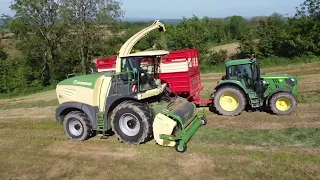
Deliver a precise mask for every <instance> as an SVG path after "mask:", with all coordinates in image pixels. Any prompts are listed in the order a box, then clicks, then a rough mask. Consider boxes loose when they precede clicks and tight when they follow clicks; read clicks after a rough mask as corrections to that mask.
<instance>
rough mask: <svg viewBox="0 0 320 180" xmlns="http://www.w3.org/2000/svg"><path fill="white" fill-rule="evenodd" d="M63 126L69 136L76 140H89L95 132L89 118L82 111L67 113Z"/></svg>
mask: <svg viewBox="0 0 320 180" xmlns="http://www.w3.org/2000/svg"><path fill="white" fill-rule="evenodd" d="M63 126H64V131H65V133H66V135H67V136H68V138H69V139H71V140H74V141H84V140H87V139H89V138H90V137H91V136H92V134H93V131H92V126H91V122H90V120H89V118H88V117H87V115H86V114H84V113H83V112H81V111H73V112H70V113H69V114H67V115H66V116H65V118H64V121H63Z"/></svg>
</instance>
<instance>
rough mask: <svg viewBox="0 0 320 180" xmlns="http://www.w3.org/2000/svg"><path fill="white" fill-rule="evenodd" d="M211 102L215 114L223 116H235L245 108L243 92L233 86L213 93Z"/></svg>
mask: <svg viewBox="0 0 320 180" xmlns="http://www.w3.org/2000/svg"><path fill="white" fill-rule="evenodd" d="M213 101H214V102H213V105H214V107H215V109H216V110H217V112H218V113H219V114H221V115H224V116H237V115H239V114H241V112H242V111H243V110H244V109H245V107H246V98H245V96H244V94H243V92H242V91H241V90H240V89H238V88H236V87H233V86H225V87H222V88H220V89H219V90H218V91H217V92H216V93H215V96H214V100H213Z"/></svg>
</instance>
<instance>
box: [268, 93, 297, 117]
mask: <svg viewBox="0 0 320 180" xmlns="http://www.w3.org/2000/svg"><path fill="white" fill-rule="evenodd" d="M280 99H285V101H288V102H287V103H289V104H290V106H289V107H287V108H285V109H283V110H280V109H278V108H277V101H278V100H280ZM296 106H297V102H296V98H295V97H294V96H293V95H292V94H290V93H286V92H279V93H276V94H274V95H273V96H272V97H271V99H270V102H269V107H270V110H271V112H272V113H273V114H277V115H290V114H292V113H293V111H294V110H295V109H296Z"/></svg>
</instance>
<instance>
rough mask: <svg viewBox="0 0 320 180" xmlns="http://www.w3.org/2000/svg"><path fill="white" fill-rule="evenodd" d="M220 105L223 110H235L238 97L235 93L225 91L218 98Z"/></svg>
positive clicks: (237, 104) (237, 105)
mask: <svg viewBox="0 0 320 180" xmlns="http://www.w3.org/2000/svg"><path fill="white" fill-rule="evenodd" d="M220 106H221V107H222V108H223V109H224V110H225V111H235V110H236V109H237V108H238V107H239V99H238V97H237V96H236V95H235V94H232V93H226V94H224V95H222V96H221V98H220Z"/></svg>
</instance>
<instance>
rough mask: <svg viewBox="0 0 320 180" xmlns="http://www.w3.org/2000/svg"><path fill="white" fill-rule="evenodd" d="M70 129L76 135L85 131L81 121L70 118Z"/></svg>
mask: <svg viewBox="0 0 320 180" xmlns="http://www.w3.org/2000/svg"><path fill="white" fill-rule="evenodd" d="M69 131H70V133H71V134H73V135H74V136H80V135H81V133H82V131H83V127H82V124H81V122H80V121H79V120H76V119H72V120H70V121H69Z"/></svg>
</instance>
